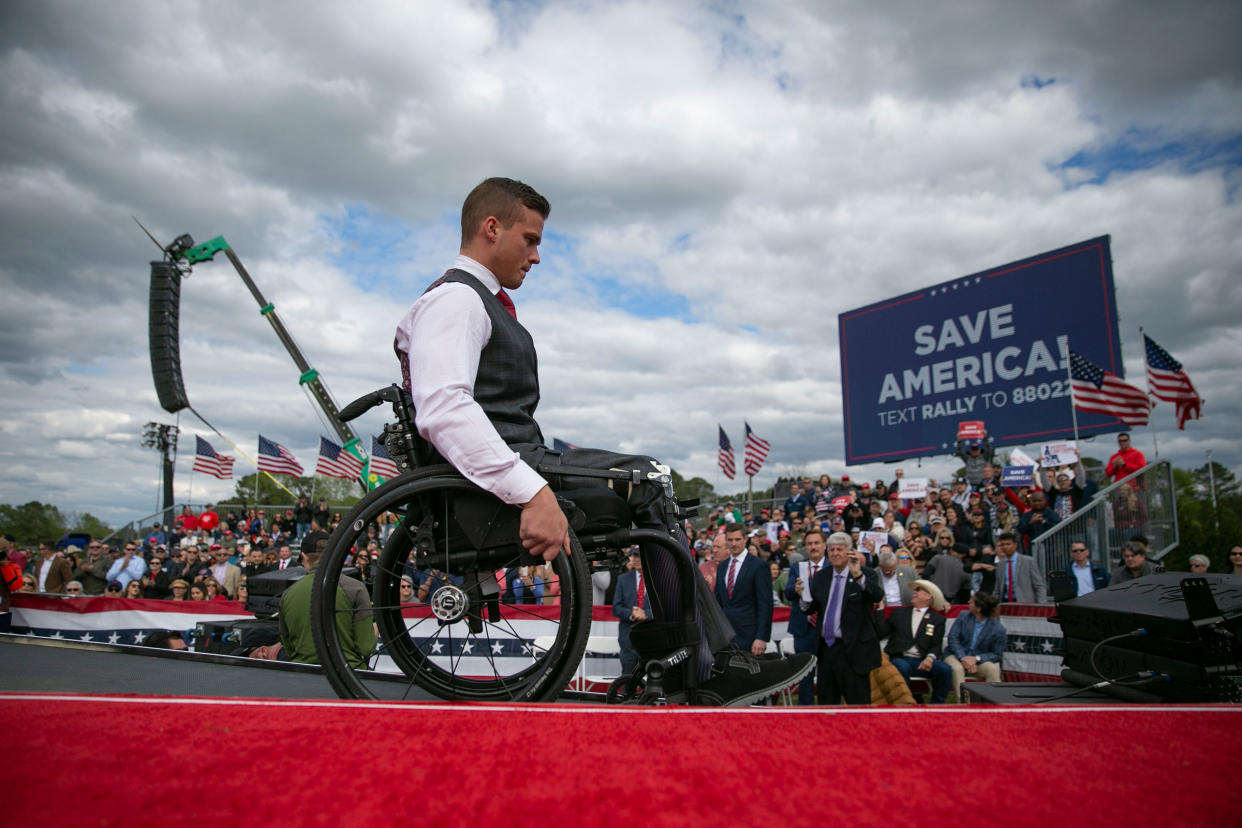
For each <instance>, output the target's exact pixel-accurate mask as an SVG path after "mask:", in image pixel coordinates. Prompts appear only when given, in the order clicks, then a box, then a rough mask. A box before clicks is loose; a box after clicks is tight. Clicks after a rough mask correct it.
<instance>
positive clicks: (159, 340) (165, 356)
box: [149, 261, 190, 414]
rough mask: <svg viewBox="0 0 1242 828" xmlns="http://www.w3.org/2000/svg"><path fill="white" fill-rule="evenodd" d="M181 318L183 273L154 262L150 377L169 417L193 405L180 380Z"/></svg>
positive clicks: (150, 331) (174, 267)
mask: <svg viewBox="0 0 1242 828" xmlns="http://www.w3.org/2000/svg"><path fill="white" fill-rule="evenodd" d="M180 316H181V271H180V270H178V269H177V266H176V265H174V264H173V263H172V262H165V261H160V262H151V317H150V328H149V333H150V337H149V339H150V343H151V375H152V377H153V378H154V379H155V393H156V394H158V395H159V398H160V406H162V407H163V409H164V410H165V411H167V412H169V413H170V414H174V413H176V412H178V411H180V410H181V409H183V408H188V407H189V405H190V400H189V398H188V397H187V396H186V393H185V383H184V382H183V381H182V379H181V333H180Z"/></svg>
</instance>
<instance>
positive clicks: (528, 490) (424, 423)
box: [396, 255, 547, 504]
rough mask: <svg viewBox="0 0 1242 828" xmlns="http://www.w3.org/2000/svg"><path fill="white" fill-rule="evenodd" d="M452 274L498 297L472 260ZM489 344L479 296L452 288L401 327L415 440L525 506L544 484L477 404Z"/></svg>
mask: <svg viewBox="0 0 1242 828" xmlns="http://www.w3.org/2000/svg"><path fill="white" fill-rule="evenodd" d="M453 267H454V268H455V269H457V270H464V271H466V272H467V273H469V274H470V275H472V276H474V277H475V278H476V279H478V280H479V281H480V282H482V283H483V286H484V287H486V288H487V289H488V290H490V291H491V292H492V293H497V292H499V291H500V281H499V280H498V279H497V278H496V276H495V275H494V274H493V273H492V272H491V271H490V270H488V269H487V268H486V267H484V266H483V265H481V264H479V263H478V262H476V261H475V260H474V259H471V258H470V257H468V256H460V255H459V256H458V257H457V258H456V259H455V260H454V261H453ZM491 337H492V321H491V319H489V318H488V315H487V310H486V309H485V308H484V307H483V302H482V300H480V299H479V295H478V294H477V293H475V292H474V289H473V288H471V287H470V286H469V285H463V284H460V283H457V282H449V283H447V284H443V285H441V286H440V287H438V288H436V289H435V290H431V291H428V292H426V293H424V294H423V295H422V296H420V297H419V298H418V300H417V301H416V302H415V303H414V305H413V306H412V307H411V308H410V310H409V312H407V313H406V315H405V316H404V317H402V319H401V321H400V322H399V323H397V338H396V347H397V349H398V350H400V351H402V352H403V353H405V354H408V355H409V359H410V389H409V391H410V396H411V397H413V398H414V407H415V410H416V412H417V414H416V422H415V424H416V426H417V428H418V433H419V434H421V435H422V436H423V438H424V439H425V440H427V441H428V442H429V443H431V444H432V445H433V446H435V448H436V451H438V452H440V454H442V455H443V456H444V459H446V460H448V462H449V463H451V464H452V465H453V467H454V468H456V469H457V470H458V471H459V472H461V473H462V474H463V475H464V476H465V477H466V478H467V479H468V480H470V481H471V482H473V483H475V484H477V485H478V486H480V487H481V488H483V489H486V490H487V491H489V492H491V493H492V494H494V495H496V496H497V497H499V498H500V499H501V500H503V501H504V502H505V503H511V504H518V503H526V502H528V501H529V500H530V499H531V498H533V497H534V496H535V495H536V494H537V493H538V492H539V490H540V489H542V488H543V487H544V486H545V485H547V483H546V481H545V480H544V479H543V478H542V477H540V476H539V474H538V473H537V472H536V471H535V470H534V469H532V468H531V467H530V466H528V465H527V464H526V463H524V462H522V459H521V458H520V457H519V456H518V453H517V452H515V451H514V450H513V449H511V448H509V446H508V445H506V443H505V441H504V439H503V438H501V436H500V434H499V433H498V432H497V431H496V427H495V426H493V425H492V424H491V422H490V421H489V420H488V419H487V415H486V414H485V413H483V408H482V407H481V406H480V405H479V404H478V403H477V402H475V401H474V380H475V377H476V376H477V375H478V372H479V356H480V354H481V353H482V351H483V348H484V346H485V345H487V343H488V341H489V340H490V339H491Z"/></svg>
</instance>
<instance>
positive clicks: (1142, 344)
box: [1139, 325, 1160, 457]
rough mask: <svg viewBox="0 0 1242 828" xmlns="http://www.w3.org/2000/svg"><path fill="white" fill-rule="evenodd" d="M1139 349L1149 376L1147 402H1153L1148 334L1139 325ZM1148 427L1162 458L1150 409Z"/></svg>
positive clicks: (1157, 451)
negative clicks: (1148, 357) (1148, 356)
mask: <svg viewBox="0 0 1242 828" xmlns="http://www.w3.org/2000/svg"><path fill="white" fill-rule="evenodd" d="M1139 347H1141V348H1142V349H1143V373H1144V374H1146V375H1147V397H1148V399H1147V401H1148V402H1149V403H1150V402H1151V397H1152V393H1151V374H1150V373H1149V371H1148V365H1147V334H1145V333H1143V326H1142V325H1139ZM1147 425H1148V426H1149V427H1150V428H1151V445H1152V448H1154V449H1155V451H1156V457H1159V456H1160V443H1159V442H1158V441H1157V440H1156V420H1155V418H1154V417H1152V416H1151V411H1150V409H1149V410H1148V412H1147Z"/></svg>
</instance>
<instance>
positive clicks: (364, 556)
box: [354, 549, 373, 592]
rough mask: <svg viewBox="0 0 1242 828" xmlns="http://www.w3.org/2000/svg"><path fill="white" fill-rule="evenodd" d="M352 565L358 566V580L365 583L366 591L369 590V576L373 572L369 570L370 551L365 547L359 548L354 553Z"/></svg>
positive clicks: (370, 576) (371, 575)
mask: <svg viewBox="0 0 1242 828" xmlns="http://www.w3.org/2000/svg"><path fill="white" fill-rule="evenodd" d="M354 566H356V567H358V580H359V581H362V583H363V584H365V585H366V588H367V592H370V591H371V578H372V577H373V572H372V570H371V553H370V552H368V551H367V550H365V549H361V550H359V551H358V552H357V553H355V554H354Z"/></svg>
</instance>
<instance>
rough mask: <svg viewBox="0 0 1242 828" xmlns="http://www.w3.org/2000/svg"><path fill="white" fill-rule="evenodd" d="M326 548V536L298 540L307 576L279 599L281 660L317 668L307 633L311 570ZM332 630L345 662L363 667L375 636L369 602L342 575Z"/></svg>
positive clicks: (356, 582)
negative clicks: (313, 665)
mask: <svg viewBox="0 0 1242 828" xmlns="http://www.w3.org/2000/svg"><path fill="white" fill-rule="evenodd" d="M327 545H328V533H327V532H318V531H312V532H308V533H307V534H306V536H305V537H303V538H302V563H303V565H304V566H305V567H306V570H307V574H306V575H305V576H303V577H302V578H299V579H298V581H297V582H296V583H294V585H293V586H291V587H289V588H288V589H287V590H285V594H284V595H283V596H281V599H280V643H281V646H282V647H283V649H284V656H283V657H284V658H285V659H287V660H289V661H297V662H300V663H302V664H318V663H319V656H318V655H317V654H316V653H315V637H314V634H313V633H312V632H311V587H312V586H313V585H314V577H315V567H316V566H318V564H319V559H320V557H321V556H322V555H323V552H324V551H325V550H326V548H327ZM336 629H337V635H338V636H339V637H340V641H341V649H342V651H343V654H344V656H345V660H346V661H347V662H349V665H350V666H351V667H353V668H355V669H357V668H361V667H365V666H366V662H367V657H368V656H369V655H370V654H371V652H372V651H373V650H374V649H375V643H376V640H377V636H376V634H375V624H374V622H372V620H371V598H370V596H369V595H368V594H367V589H366V587H365V586H363V584H362V582H361V581H359V580H358V579H356V578H351V577H349V576H348V575H342V576H341V581H340V586H338V587H337V590H336Z"/></svg>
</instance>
